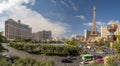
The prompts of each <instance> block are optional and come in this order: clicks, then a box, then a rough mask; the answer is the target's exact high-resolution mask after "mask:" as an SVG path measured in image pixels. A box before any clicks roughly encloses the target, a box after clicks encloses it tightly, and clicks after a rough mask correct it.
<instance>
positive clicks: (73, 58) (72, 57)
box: [67, 56, 76, 60]
mask: <svg viewBox="0 0 120 66" xmlns="http://www.w3.org/2000/svg"><path fill="white" fill-rule="evenodd" d="M67 59H70V60H76V57H74V56H67Z"/></svg>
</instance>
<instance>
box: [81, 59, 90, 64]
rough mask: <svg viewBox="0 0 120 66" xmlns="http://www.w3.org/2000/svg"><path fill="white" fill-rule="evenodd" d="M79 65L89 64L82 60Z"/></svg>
mask: <svg viewBox="0 0 120 66" xmlns="http://www.w3.org/2000/svg"><path fill="white" fill-rule="evenodd" d="M80 64H82V65H84V64H89V62H88V61H86V60H84V61H82V62H80Z"/></svg>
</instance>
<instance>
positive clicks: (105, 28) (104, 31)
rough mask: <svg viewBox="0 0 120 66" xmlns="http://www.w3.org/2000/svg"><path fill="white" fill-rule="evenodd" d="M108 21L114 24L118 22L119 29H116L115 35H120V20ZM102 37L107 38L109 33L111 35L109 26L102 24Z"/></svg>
mask: <svg viewBox="0 0 120 66" xmlns="http://www.w3.org/2000/svg"><path fill="white" fill-rule="evenodd" d="M108 23H114V24H117V26H118V28H117V30H116V31H115V33H114V34H115V35H118V34H119V33H120V23H119V22H118V21H112V20H111V21H109V22H108ZM100 30H101V37H102V38H107V36H108V35H110V33H109V32H108V30H107V26H101V29H100Z"/></svg>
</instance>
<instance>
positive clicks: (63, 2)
mask: <svg viewBox="0 0 120 66" xmlns="http://www.w3.org/2000/svg"><path fill="white" fill-rule="evenodd" d="M60 3H61V4H63V5H64V6H65V7H66V8H70V7H69V6H68V5H67V4H66V3H65V1H60Z"/></svg>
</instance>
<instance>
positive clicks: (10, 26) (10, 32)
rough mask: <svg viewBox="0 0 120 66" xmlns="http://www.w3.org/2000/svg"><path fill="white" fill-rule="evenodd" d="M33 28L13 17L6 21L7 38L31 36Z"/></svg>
mask: <svg viewBox="0 0 120 66" xmlns="http://www.w3.org/2000/svg"><path fill="white" fill-rule="evenodd" d="M31 33H32V29H31V28H30V27H29V26H28V25H25V24H22V23H21V21H20V20H18V22H16V21H14V20H13V19H8V20H6V21H5V37H6V38H7V40H14V39H16V38H31Z"/></svg>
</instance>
